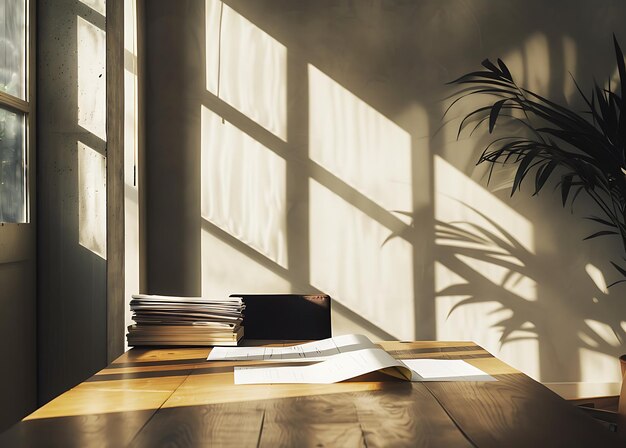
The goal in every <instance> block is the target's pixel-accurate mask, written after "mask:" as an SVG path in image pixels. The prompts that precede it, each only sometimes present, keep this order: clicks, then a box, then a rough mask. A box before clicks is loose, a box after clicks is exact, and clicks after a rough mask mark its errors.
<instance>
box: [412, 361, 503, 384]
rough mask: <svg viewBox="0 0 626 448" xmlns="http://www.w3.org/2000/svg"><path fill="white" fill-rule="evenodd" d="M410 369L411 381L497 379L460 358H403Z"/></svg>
mask: <svg viewBox="0 0 626 448" xmlns="http://www.w3.org/2000/svg"><path fill="white" fill-rule="evenodd" d="M402 362H403V363H404V364H406V365H407V367H409V368H410V369H411V370H412V371H413V376H412V378H411V381H497V380H496V379H495V378H494V377H492V376H491V375H488V374H487V373H485V372H483V371H482V370H480V369H479V368H478V367H474V366H473V365H471V364H468V363H466V362H465V361H463V360H460V359H403V360H402Z"/></svg>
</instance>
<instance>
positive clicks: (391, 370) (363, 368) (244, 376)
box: [235, 348, 411, 384]
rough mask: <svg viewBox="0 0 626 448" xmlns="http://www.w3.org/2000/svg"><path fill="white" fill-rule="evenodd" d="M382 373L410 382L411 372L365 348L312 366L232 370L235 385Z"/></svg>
mask: <svg viewBox="0 0 626 448" xmlns="http://www.w3.org/2000/svg"><path fill="white" fill-rule="evenodd" d="M376 370H382V371H383V372H385V373H388V374H390V375H393V376H398V377H402V378H404V379H409V378H410V377H411V371H410V370H409V369H408V368H407V367H406V366H404V365H403V364H402V363H401V362H399V361H398V360H397V359H395V358H393V357H392V356H391V355H390V354H389V353H387V352H386V351H384V350H382V349H380V348H365V349H361V350H356V351H349V352H345V353H339V354H337V355H333V356H329V357H327V358H326V360H325V361H323V362H320V363H317V364H312V365H306V366H303V365H299V366H285V367H235V384H279V383H311V384H330V383H337V382H339V381H344V380H347V379H350V378H354V377H356V376H359V375H364V374H366V373H370V372H374V371H376Z"/></svg>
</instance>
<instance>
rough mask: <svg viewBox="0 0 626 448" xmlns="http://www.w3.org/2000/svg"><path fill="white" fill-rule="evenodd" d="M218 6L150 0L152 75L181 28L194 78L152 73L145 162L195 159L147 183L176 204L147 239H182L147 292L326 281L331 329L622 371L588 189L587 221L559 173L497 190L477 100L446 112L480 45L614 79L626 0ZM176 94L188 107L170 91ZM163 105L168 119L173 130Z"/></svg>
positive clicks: (555, 370) (540, 72) (572, 372)
mask: <svg viewBox="0 0 626 448" xmlns="http://www.w3.org/2000/svg"><path fill="white" fill-rule="evenodd" d="M203 3H204V9H202V8H201V6H199V3H198V2H191V1H190V2H186V3H185V4H186V5H187V4H189V5H193V6H190V7H189V8H187V7H181V8H180V9H179V11H185V10H187V11H193V14H192V13H191V12H188V13H185V12H181V13H180V14H182V15H185V14H187V15H185V16H184V17H183V18H181V17H178V18H177V19H176V20H174V19H168V17H167V15H166V14H165V13H164V11H165V8H166V6H165V3H161V2H154V3H149V4H148V5H147V8H148V12H149V14H148V16H149V17H153V18H155V19H156V18H158V20H154V21H153V23H148V33H147V36H148V40H147V42H146V45H147V47H148V48H149V47H150V46H151V44H152V45H154V46H155V47H156V46H158V48H159V49H160V50H159V49H154V50H149V52H150V51H153V52H154V53H153V54H152V57H150V56H149V58H148V66H149V70H148V73H150V71H152V72H153V75H150V74H148V77H150V76H154V79H157V78H163V79H165V78H164V75H158V74H155V71H156V70H157V69H158V67H159V64H162V63H163V61H164V57H165V56H166V51H175V50H176V48H175V47H176V45H179V46H180V48H179V50H180V51H181V52H184V55H183V56H181V55H180V54H179V53H180V52H179V53H177V55H176V59H175V61H176V64H179V65H178V66H177V68H178V69H179V70H180V72H181V73H182V74H181V75H180V79H188V80H191V81H190V82H188V83H186V84H184V83H179V82H178V81H179V80H178V79H177V80H176V81H174V82H172V86H173V87H175V88H173V89H171V90H163V89H162V88H161V89H157V87H156V86H157V85H161V86H162V84H158V83H156V82H154V83H153V84H152V85H153V87H150V82H148V90H147V98H146V106H147V108H148V109H149V110H152V112H149V113H148V123H147V133H148V135H147V138H148V148H149V150H148V153H147V154H148V156H147V157H148V158H149V159H150V158H152V161H151V162H149V164H154V163H160V162H158V160H163V161H165V160H168V158H171V157H172V151H179V152H180V154H184V157H185V160H186V161H187V162H185V163H189V165H185V166H187V168H186V169H181V168H178V167H174V168H172V171H170V172H168V174H170V176H169V177H168V178H167V179H166V178H165V177H164V176H163V174H164V172H163V171H158V175H159V179H160V181H161V183H160V184H159V183H158V182H157V179H156V177H155V178H153V181H149V189H148V191H147V195H148V206H149V207H153V210H157V209H158V210H160V213H161V215H159V213H157V212H154V214H152V215H150V216H151V219H150V220H148V226H152V225H153V223H152V220H155V224H154V226H153V227H152V229H153V230H148V233H149V234H151V235H152V236H151V237H150V241H149V243H148V252H149V253H150V251H153V253H155V254H156V253H158V252H159V251H160V250H161V252H160V253H161V254H171V255H173V256H172V257H171V258H169V259H168V260H167V261H164V260H158V261H155V260H152V259H151V257H149V258H148V260H147V269H148V289H151V292H155V293H156V292H164V289H167V287H168V286H169V287H171V289H174V290H175V289H177V288H178V289H184V288H186V287H187V286H189V289H188V290H193V291H197V293H200V291H201V292H202V294H203V295H205V296H215V295H224V294H230V293H233V292H313V291H322V292H325V293H328V294H330V295H331V296H332V297H333V298H334V299H335V306H334V311H333V313H334V314H333V326H334V329H333V330H334V332H335V333H336V334H339V333H345V332H349V331H359V332H364V333H367V334H370V335H372V337H375V338H386V339H388V338H399V339H415V338H418V339H446V340H459V339H462V340H474V341H476V342H477V343H479V344H481V345H483V346H484V347H485V348H487V349H488V350H490V351H491V352H492V353H494V354H495V355H497V356H499V357H501V358H502V359H504V360H505V361H507V362H509V363H511V364H512V365H513V366H515V367H518V368H520V369H522V370H523V371H525V372H526V373H528V374H530V375H532V376H533V377H535V378H538V379H541V380H542V381H616V380H617V378H618V372H619V369H618V367H617V362H616V360H615V358H616V355H618V354H619V353H620V352H621V351H622V350H623V342H622V341H623V338H624V337H625V336H626V319H624V320H622V318H621V317H620V316H624V315H626V313H625V311H626V302H625V301H624V300H623V299H622V298H621V296H622V295H623V291H624V289H623V288H620V287H615V288H613V289H611V290H610V291H607V290H606V289H605V288H604V286H603V285H604V282H610V281H611V280H613V279H614V278H615V277H616V275H615V272H614V271H612V270H611V267H610V264H609V260H610V259H613V260H618V259H619V256H620V252H619V250H617V249H616V248H614V247H613V245H612V244H611V242H610V241H605V242H602V241H592V242H583V241H581V240H582V238H584V237H585V236H586V235H587V234H588V233H589V231H590V229H591V228H592V227H590V226H589V225H587V224H585V223H583V221H582V220H581V216H584V215H585V214H588V213H590V210H591V208H590V207H591V205H590V204H585V203H584V202H581V203H580V205H579V207H580V208H579V209H578V210H577V212H576V213H575V214H574V215H573V216H572V215H570V213H569V210H565V211H564V210H562V208H561V206H560V198H559V197H558V196H557V195H555V194H552V192H551V189H550V187H548V188H546V189H545V190H544V191H543V192H542V194H541V195H540V197H538V198H531V197H530V193H531V189H530V188H528V189H526V190H525V191H522V192H521V193H520V194H518V195H516V196H514V197H513V198H509V194H508V191H507V190H506V189H502V188H500V189H498V188H497V187H498V182H499V181H502V180H503V179H504V177H502V176H500V178H499V179H496V182H495V183H494V184H492V185H490V186H489V187H488V186H487V185H486V179H485V178H484V176H483V174H484V170H482V169H477V168H475V166H474V163H475V160H476V156H477V152H479V151H480V150H481V149H482V147H483V145H484V143H485V140H484V139H482V138H481V137H480V136H477V137H474V138H467V137H463V138H461V139H459V140H458V141H457V139H456V126H457V125H458V120H459V118H460V117H461V116H462V113H463V112H464V111H467V109H463V107H461V108H459V109H456V111H455V112H453V114H452V115H451V116H450V117H449V119H450V120H451V123H450V124H448V125H446V126H444V127H443V128H441V127H442V125H443V121H442V114H443V111H444V110H445V107H446V105H447V103H448V102H449V101H446V96H447V95H448V94H449V93H450V91H449V89H448V88H447V87H446V86H445V83H446V82H448V81H450V80H452V79H454V78H456V77H458V76H460V75H461V74H463V73H466V72H468V71H471V70H475V69H477V68H479V65H480V61H482V60H483V59H484V58H486V57H490V58H496V57H502V58H504V59H505V61H506V62H507V63H509V64H510V66H511V68H512V70H513V71H514V76H515V77H516V78H517V79H518V81H519V82H520V83H522V84H523V85H526V86H528V87H530V88H533V89H536V90H537V91H538V92H540V93H543V94H546V95H548V96H549V97H550V98H553V99H555V100H557V101H563V102H566V101H571V104H572V105H573V106H574V107H579V106H580V101H579V100H578V99H576V95H575V94H574V92H573V88H572V87H573V84H572V82H571V80H570V79H569V74H568V73H570V72H571V73H572V74H573V75H574V76H575V77H576V78H577V80H579V81H580V83H581V84H582V85H584V86H588V85H589V83H590V81H591V79H592V76H594V75H595V76H596V77H599V78H603V77H607V76H609V75H612V74H613V72H614V69H615V65H614V62H613V57H614V56H613V51H612V47H611V45H612V41H611V32H612V31H613V30H614V31H616V32H619V30H620V29H621V28H622V27H621V23H623V20H624V19H625V18H626V7H624V6H623V5H621V4H616V3H611V4H608V3H607V4H603V6H602V7H598V6H596V5H595V4H594V3H593V2H585V1H580V2H576V7H573V6H572V4H571V2H565V1H563V2H550V3H549V4H546V3H545V2H539V1H533V2H528V1H509V2H488V1H475V2H463V1H451V2H439V1H426V2H375V3H371V2H348V1H328V2H327V1H305V2H293V1H255V2H245V1H235V0H229V1H225V2H224V3H221V2H220V1H219V0H206V1H205V2H203ZM557 15H558V17H559V20H558V21H556V22H555V21H554V20H553V18H554V17H555V16H557ZM181 23H183V24H184V27H182V26H181V25H180V24H181ZM220 23H221V28H220ZM592 28H593V30H594V31H593V33H592V32H591V30H592ZM151 30H152V31H151ZM166 30H167V32H168V33H170V35H171V36H175V38H174V39H175V40H176V42H175V43H172V44H171V45H172V47H170V48H168V49H167V50H163V45H161V44H162V42H161V41H159V42H158V43H159V45H157V43H155V42H151V40H150V36H160V35H161V34H159V33H160V32H161V33H165V31H166ZM618 37H620V36H618ZM624 38H626V36H624ZM167 70H171V67H169V68H168V69H167ZM174 71H175V70H174ZM168 76H172V75H171V74H168ZM174 77H176V75H174ZM157 94H158V95H159V98H156V95H157ZM151 98H154V99H151ZM176 98H179V100H178V103H177V100H176ZM172 104H174V105H176V104H178V106H177V107H178V109H176V111H177V112H181V113H180V114H178V113H171V110H166V108H164V107H160V106H162V105H168V106H171V105H172ZM157 106H159V107H157ZM465 107H466V108H467V107H469V106H465ZM160 110H162V111H163V112H162V113H161V112H159V111H160ZM150 114H152V116H150ZM165 118H167V119H168V120H169V123H168V126H171V130H170V131H168V130H164V129H163V127H162V126H160V127H158V129H157V126H156V124H157V123H161V122H163V120H164V119H165ZM440 128H441V129H440ZM168 135H172V136H173V135H178V136H182V137H179V140H180V139H181V138H183V139H184V140H183V141H181V147H180V148H173V147H172V145H171V144H170V143H168V144H167V145H166V144H162V143H161V141H162V140H163V136H168ZM150 139H152V143H151V142H150ZM190 153H191V156H190ZM195 157H199V162H198V160H197V159H195ZM155 160H157V161H155ZM194 163H195V164H197V165H199V166H195V165H194ZM148 169H149V170H150V165H148ZM152 172H153V173H154V176H157V171H152ZM150 175H151V173H150V172H149V173H148V176H150ZM183 176H184V177H183ZM181 182H182V183H184V185H185V186H184V188H180V187H178V186H176V187H175V189H176V194H180V195H183V196H182V197H179V198H178V201H179V202H180V201H182V200H185V201H189V200H190V198H191V202H188V203H187V204H188V206H186V208H185V209H184V213H186V214H188V215H186V216H187V217H186V218H184V220H185V223H186V224H185V225H184V226H183V225H180V224H176V225H171V223H172V222H173V221H172V220H171V219H170V217H168V218H167V219H168V227H167V230H164V228H163V227H159V228H158V229H157V226H158V224H157V223H156V221H158V220H159V219H160V218H159V216H162V215H163V213H164V211H165V210H166V209H167V208H164V207H162V206H160V205H158V204H163V202H162V201H163V200H165V201H170V202H171V203H172V204H173V205H172V208H170V209H171V210H174V206H176V204H175V201H176V199H172V198H171V195H172V185H176V184H177V183H181ZM197 189H199V194H198V191H197ZM198 196H199V199H196V198H197V197H198ZM176 210H179V209H176ZM149 213H150V212H149ZM198 217H199V219H198ZM178 218H179V219H180V216H179V217H178ZM163 222H165V221H163ZM183 228H184V230H183ZM189 232H192V233H193V235H200V244H201V262H200V263H199V265H198V263H197V261H196V258H195V257H196V255H195V253H194V252H193V250H192V249H189V250H187V251H186V252H185V251H181V252H174V251H173V250H170V249H168V250H166V248H165V246H164V245H166V244H172V241H176V239H177V238H183V237H182V236H181V235H187V234H188V233H189ZM195 232H197V233H195ZM446 232H465V235H466V236H467V235H468V233H467V232H469V237H470V238H472V237H476V236H479V237H481V236H482V237H483V241H482V242H481V243H478V244H477V243H475V242H474V243H469V242H467V241H464V242H459V241H457V240H454V239H452V238H450V237H449V235H450V234H449V233H446ZM472 235H473V236H472ZM184 238H185V241H186V243H185V244H189V237H188V236H184ZM165 239H167V241H165ZM466 239H467V238H466ZM191 246H193V245H191ZM178 247H186V246H184V244H182V245H179V246H178ZM492 250H493V251H496V252H497V253H499V254H500V255H497V256H496V257H491V256H490V255H489V254H490V251H492ZM182 261H184V263H182ZM151 263H155V267H154V268H152V267H151ZM166 265H167V266H168V267H169V268H170V269H171V270H172V271H173V272H174V275H173V278H175V279H177V280H176V281H178V279H180V278H181V276H180V275H178V274H177V272H178V270H179V267H178V266H184V269H185V272H186V273H188V274H187V275H188V279H189V281H188V282H186V281H182V280H181V283H180V284H175V281H174V282H172V283H171V284H170V285H166V284H165V283H164V282H165V280H164V277H163V275H162V274H163V272H165V270H164V268H165V266H166ZM151 272H152V273H151ZM189 272H191V274H189ZM196 273H197V276H196ZM198 278H199V279H200V280H199V281H198V280H197V279H198ZM603 278H604V280H603Z"/></svg>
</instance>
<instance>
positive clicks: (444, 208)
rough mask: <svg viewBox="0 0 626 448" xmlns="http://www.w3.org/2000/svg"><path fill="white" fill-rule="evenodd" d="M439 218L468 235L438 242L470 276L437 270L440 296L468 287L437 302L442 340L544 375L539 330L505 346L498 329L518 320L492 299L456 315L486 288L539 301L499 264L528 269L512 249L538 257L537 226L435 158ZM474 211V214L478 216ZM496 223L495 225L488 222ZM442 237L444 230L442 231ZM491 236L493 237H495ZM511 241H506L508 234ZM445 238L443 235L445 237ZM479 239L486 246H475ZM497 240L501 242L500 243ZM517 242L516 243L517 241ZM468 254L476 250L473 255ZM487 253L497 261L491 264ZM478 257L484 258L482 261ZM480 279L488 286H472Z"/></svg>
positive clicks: (525, 329)
mask: <svg viewBox="0 0 626 448" xmlns="http://www.w3.org/2000/svg"><path fill="white" fill-rule="evenodd" d="M434 167H435V190H436V194H435V218H436V220H437V221H439V222H441V223H444V224H445V225H452V226H454V228H455V229H458V230H460V231H462V232H466V235H469V237H467V238H462V240H461V241H457V240H454V239H451V238H449V237H445V235H444V237H441V236H440V237H439V238H438V239H437V240H436V243H437V245H438V246H439V247H440V248H439V250H438V251H439V253H440V254H445V253H446V252H449V253H451V254H452V255H451V256H453V257H454V259H455V260H456V262H461V263H462V266H463V269H464V270H467V271H466V272H465V273H464V272H455V271H453V270H452V269H451V268H450V267H449V266H446V265H445V264H444V263H445V260H442V261H441V262H437V263H436V264H435V290H436V291H437V293H440V292H442V291H443V290H445V289H446V288H449V287H451V286H454V285H465V284H467V285H468V287H467V288H463V289H462V292H463V294H462V293H459V294H456V295H438V296H437V297H436V319H437V339H442V340H472V341H475V342H477V343H478V344H480V345H482V346H483V347H484V348H486V349H487V350H489V351H491V352H492V353H493V354H494V355H496V356H498V357H501V358H502V359H503V360H505V361H506V362H508V363H510V364H511V365H513V366H514V367H516V368H518V369H520V370H522V371H524V372H525V373H527V374H528V375H530V376H533V377H535V378H536V377H538V375H539V358H538V342H537V340H536V337H535V335H534V334H533V333H532V332H531V331H530V330H532V329H533V325H532V324H531V323H530V322H527V323H524V324H523V325H522V328H521V330H520V329H518V330H516V331H514V332H513V333H511V335H510V338H513V339H515V340H514V341H510V342H507V343H506V344H504V345H502V346H501V344H500V337H501V335H502V329H501V328H498V327H494V326H496V324H498V323H499V322H500V321H502V320H504V319H507V318H509V317H511V316H512V314H513V311H512V310H510V309H508V308H506V307H503V306H502V304H500V303H498V302H497V301H495V300H493V299H492V298H491V297H489V298H486V299H485V300H484V301H481V302H480V303H475V304H468V305H463V306H460V307H459V308H457V309H455V310H454V311H453V312H452V313H451V314H450V315H448V314H449V313H450V311H451V310H452V307H453V306H454V305H456V304H457V303H458V302H460V301H461V300H463V299H465V298H467V297H468V296H470V295H476V296H479V295H480V294H481V288H488V289H489V290H491V289H492V288H493V287H494V286H495V287H496V288H502V289H503V290H504V291H508V292H510V293H513V294H515V295H516V296H517V297H519V298H520V299H524V300H528V301H534V300H536V299H537V293H536V289H537V285H536V284H535V282H534V281H533V280H532V279H530V278H527V277H525V276H523V275H522V274H520V273H518V272H515V270H513V271H512V272H511V269H510V268H508V267H503V266H498V264H497V263H498V260H504V261H505V262H509V263H513V264H515V265H520V266H521V265H523V262H522V260H520V259H519V257H517V256H515V254H512V253H511V245H512V243H514V242H515V243H518V244H520V245H521V246H522V247H523V248H524V251H523V252H522V254H523V253H528V254H533V253H534V237H533V226H532V223H530V222H529V221H528V220H527V219H526V218H524V217H523V216H521V215H520V214H519V213H517V212H516V211H514V210H513V209H511V208H510V207H509V206H508V205H506V204H504V203H503V202H502V201H500V200H499V199H498V198H496V197H495V196H493V195H492V194H491V193H489V192H488V191H487V190H485V189H484V188H483V187H481V186H480V185H478V184H477V183H475V182H474V181H472V180H471V179H469V178H468V177H467V176H465V175H464V174H463V173H462V172H461V171H459V170H458V169H456V168H455V167H453V166H452V165H451V164H449V163H448V162H446V161H445V160H444V159H442V158H441V157H438V156H435V164H434ZM472 209H474V210H472ZM479 213H481V214H483V215H484V216H486V217H487V218H489V219H491V220H493V222H490V221H489V220H488V219H486V218H485V217H482V216H480V215H479ZM498 227H500V228H498ZM438 231H439V232H440V231H441V229H440V228H438ZM489 232H491V233H492V236H491V237H490V236H489ZM507 233H508V234H509V235H506V234H507ZM440 235H441V234H440ZM473 237H477V238H482V239H483V240H479V241H475V240H474V239H473ZM496 239H501V240H502V241H500V242H498V241H497V240H496ZM512 239H513V240H514V241H511V240H512ZM465 249H474V251H473V252H469V253H470V254H475V255H474V256H473V257H472V256H470V255H463V254H461V252H464V251H465V252H468V251H467V250H465ZM485 252H494V253H496V254H497V255H496V256H494V257H493V258H494V259H490V258H489V256H486V255H485ZM478 257H482V259H479V258H478ZM477 275H478V276H479V277H480V278H481V281H484V283H485V284H484V285H483V286H481V285H480V284H473V283H469V282H468V280H467V279H465V276H468V277H469V276H471V277H476V276H477Z"/></svg>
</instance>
